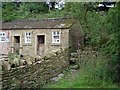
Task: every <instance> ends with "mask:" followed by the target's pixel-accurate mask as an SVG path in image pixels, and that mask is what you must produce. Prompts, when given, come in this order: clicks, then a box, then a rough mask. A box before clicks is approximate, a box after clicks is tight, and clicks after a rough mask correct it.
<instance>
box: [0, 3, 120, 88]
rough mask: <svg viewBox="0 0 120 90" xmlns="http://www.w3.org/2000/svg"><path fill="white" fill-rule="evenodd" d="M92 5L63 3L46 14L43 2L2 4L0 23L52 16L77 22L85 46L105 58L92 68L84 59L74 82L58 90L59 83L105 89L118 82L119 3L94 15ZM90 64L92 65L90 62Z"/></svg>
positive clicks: (99, 59)
mask: <svg viewBox="0 0 120 90" xmlns="http://www.w3.org/2000/svg"><path fill="white" fill-rule="evenodd" d="M95 5H96V3H66V5H65V8H64V9H62V10H55V9H52V10H51V11H49V10H48V7H47V6H46V5H45V3H38V4H36V3H19V4H16V3H3V10H2V11H3V12H2V13H3V14H2V17H3V21H11V20H15V19H23V18H25V19H30V18H39V19H40V18H55V17H72V18H75V19H77V20H79V21H80V23H81V26H82V29H83V30H84V32H85V46H88V45H90V46H92V47H93V48H95V49H96V50H98V51H99V52H101V53H103V55H104V57H105V59H101V58H98V59H97V60H96V61H95V64H96V65H95V66H94V64H93V63H91V62H89V60H87V64H86V65H84V64H83V70H81V72H80V75H79V74H78V76H77V78H76V79H75V80H74V81H75V82H73V81H72V82H73V83H71V85H70V86H68V85H67V82H66V80H61V82H60V83H61V84H60V83H59V84H60V85H61V87H63V84H64V85H66V87H82V86H83V87H84V86H86V85H87V87H89V86H92V87H102V86H103V87H104V86H105V87H106V85H107V86H108V87H109V85H108V84H109V83H107V82H110V83H117V84H119V83H120V75H119V73H120V51H119V50H120V2H117V3H116V7H114V8H111V9H110V10H109V11H102V12H101V11H99V12H96V11H95V9H94V6H95ZM44 6H45V7H44ZM91 61H93V62H94V59H92V60H91ZM80 66H81V64H80ZM86 75H87V76H86ZM81 76H82V77H81ZM92 76H94V77H92ZM87 81H88V82H87ZM62 83H63V84H62ZM89 83H90V84H89ZM96 83H97V84H98V85H95V84H96ZM101 85H102V86H101ZM111 87H112V86H111ZM113 87H114V86H113Z"/></svg>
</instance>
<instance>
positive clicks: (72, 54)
mask: <svg viewBox="0 0 120 90" xmlns="http://www.w3.org/2000/svg"><path fill="white" fill-rule="evenodd" d="M70 56H71V57H78V53H74V52H73V53H70Z"/></svg>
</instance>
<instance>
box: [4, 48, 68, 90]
mask: <svg viewBox="0 0 120 90" xmlns="http://www.w3.org/2000/svg"><path fill="white" fill-rule="evenodd" d="M68 51H69V50H68V49H61V50H59V51H57V52H54V53H52V54H48V55H47V56H45V57H43V58H42V59H39V57H38V58H36V60H37V61H36V62H35V63H34V64H30V65H25V66H20V67H17V68H14V69H10V70H5V71H3V72H2V88H3V90H7V89H8V90H11V89H15V88H41V87H42V85H44V84H45V83H46V82H48V81H49V80H50V78H52V77H54V76H56V75H58V74H59V73H61V72H62V71H63V69H64V68H65V67H66V66H67V65H69V61H68V59H69V56H68V55H69V54H68Z"/></svg>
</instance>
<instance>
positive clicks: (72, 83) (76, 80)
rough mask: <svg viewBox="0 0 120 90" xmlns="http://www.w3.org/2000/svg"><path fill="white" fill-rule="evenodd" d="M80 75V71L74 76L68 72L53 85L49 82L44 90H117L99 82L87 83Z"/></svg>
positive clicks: (113, 86) (112, 86) (109, 84)
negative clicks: (111, 89)
mask: <svg viewBox="0 0 120 90" xmlns="http://www.w3.org/2000/svg"><path fill="white" fill-rule="evenodd" d="M81 73H82V72H81V71H77V73H76V74H75V73H71V72H70V71H69V72H67V75H66V76H65V77H63V78H62V79H61V80H59V81H58V82H54V83H51V82H49V83H48V84H46V85H45V86H44V88H117V85H115V84H112V83H110V82H104V81H101V80H92V81H91V82H89V81H87V78H86V77H85V76H84V75H81Z"/></svg>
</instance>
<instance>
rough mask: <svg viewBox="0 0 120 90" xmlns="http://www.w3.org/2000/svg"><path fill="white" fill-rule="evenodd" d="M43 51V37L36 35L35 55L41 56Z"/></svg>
mask: <svg viewBox="0 0 120 90" xmlns="http://www.w3.org/2000/svg"><path fill="white" fill-rule="evenodd" d="M44 49H45V35H37V55H40V56H42V55H43V53H44Z"/></svg>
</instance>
